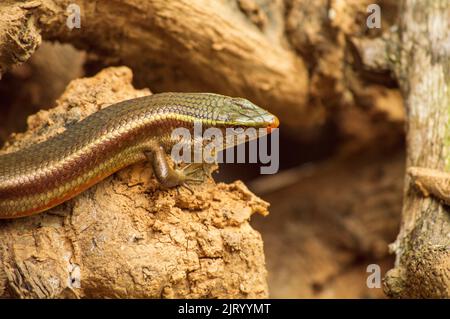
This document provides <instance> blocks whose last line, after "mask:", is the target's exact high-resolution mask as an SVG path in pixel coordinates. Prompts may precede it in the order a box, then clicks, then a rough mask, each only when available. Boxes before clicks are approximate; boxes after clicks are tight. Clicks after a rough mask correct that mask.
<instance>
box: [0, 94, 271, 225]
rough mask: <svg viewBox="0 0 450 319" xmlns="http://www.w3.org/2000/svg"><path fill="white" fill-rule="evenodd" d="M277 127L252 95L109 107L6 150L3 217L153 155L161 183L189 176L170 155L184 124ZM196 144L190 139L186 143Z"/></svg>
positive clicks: (0, 160)
mask: <svg viewBox="0 0 450 319" xmlns="http://www.w3.org/2000/svg"><path fill="white" fill-rule="evenodd" d="M195 121H199V122H201V123H202V125H203V126H204V127H205V128H208V127H219V128H222V129H223V128H226V127H244V128H245V127H255V128H260V127H266V128H273V127H276V126H278V119H277V118H276V117H275V116H273V115H272V114H270V113H268V112H266V111H264V110H263V109H261V108H259V107H257V106H256V105H254V104H252V103H250V102H249V101H247V100H244V99H240V98H230V97H226V96H222V95H217V94H209V93H162V94H155V95H151V96H146V97H142V98H137V99H132V100H127V101H123V102H120V103H117V104H114V105H111V106H109V107H107V108H105V109H102V110H100V111H98V112H96V113H94V114H92V115H90V116H88V117H87V118H85V119H84V120H82V121H80V122H78V123H76V124H74V125H72V126H71V127H69V128H68V129H67V130H66V131H65V132H63V133H62V134H59V135H57V136H55V137H53V138H50V139H48V140H47V141H45V142H43V143H39V144H36V145H32V146H30V147H28V148H24V149H22V150H19V151H17V152H14V153H9V154H5V155H1V156H0V218H15V217H21V216H28V215H32V214H37V213H39V212H43V211H45V210H48V209H50V208H52V207H54V206H56V205H58V204H61V203H62V202H64V201H66V200H68V199H70V198H73V197H74V196H76V195H77V194H79V193H81V192H83V191H84V190H86V189H87V188H89V187H91V186H92V185H94V184H96V183H98V182H99V181H101V180H102V179H104V178H105V177H107V176H109V175H111V174H113V173H114V172H116V171H118V170H120V169H122V168H124V167H126V166H129V165H131V164H134V163H138V162H141V161H144V160H149V161H150V162H151V164H152V167H153V171H154V173H155V175H156V177H157V179H158V180H159V182H160V183H161V184H163V185H164V186H166V187H173V186H177V185H181V184H183V183H184V182H186V181H187V180H189V178H188V177H187V176H186V174H184V173H183V171H181V170H176V169H173V168H172V167H170V166H169V165H168V163H167V161H166V154H167V153H170V149H171V147H172V146H173V145H174V143H175V142H176V141H174V140H172V139H171V132H172V130H173V129H175V128H177V127H187V128H190V129H191V128H192V127H193V125H194V122H195ZM187 142H191V141H187Z"/></svg>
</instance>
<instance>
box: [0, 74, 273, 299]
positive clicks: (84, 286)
mask: <svg viewBox="0 0 450 319" xmlns="http://www.w3.org/2000/svg"><path fill="white" fill-rule="evenodd" d="M131 81H132V72H131V70H130V69H128V68H126V67H117V68H108V69H105V70H103V71H102V72H100V73H99V74H97V75H96V76H94V77H92V78H84V79H77V80H74V81H72V82H71V83H70V84H69V85H68V87H67V89H66V91H65V92H64V94H63V95H62V96H61V97H60V98H59V99H58V101H57V103H56V107H55V108H52V109H50V110H48V111H40V112H38V113H37V114H36V115H33V116H30V117H29V119H28V130H27V132H25V133H22V134H15V135H13V136H12V137H11V138H10V139H9V141H8V142H7V144H6V147H5V149H3V150H2V151H1V152H2V153H5V152H11V151H14V150H17V149H19V148H21V147H25V146H27V145H30V144H32V143H37V142H40V141H43V140H45V139H47V138H49V137H50V136H53V135H55V134H57V133H59V132H62V131H64V129H65V127H66V126H67V125H70V123H74V122H77V121H79V120H81V119H83V118H84V117H86V116H88V115H89V114H91V113H93V112H95V111H97V110H99V109H101V108H104V107H107V106H108V105H110V104H112V103H116V102H118V101H122V100H125V99H130V98H135V97H139V96H143V95H148V94H150V92H149V90H148V89H142V90H136V89H135V88H133V86H132V85H131ZM192 188H193V190H194V194H195V195H194V194H191V193H189V192H185V191H183V190H180V191H177V190H176V189H171V190H163V189H161V188H160V186H159V184H158V183H157V182H156V179H155V178H154V177H152V174H151V168H150V165H148V164H139V165H134V166H131V167H129V168H126V169H124V170H121V171H120V172H118V173H116V174H114V175H113V176H111V177H109V178H107V179H106V180H104V181H102V182H100V183H99V184H97V185H95V186H94V187H92V188H90V189H89V190H87V191H85V192H84V193H82V194H81V195H79V196H77V197H76V198H74V199H72V200H70V201H68V202H66V203H64V204H62V205H60V206H57V207H55V208H53V209H51V210H49V211H48V212H45V213H42V214H38V215H35V216H31V217H27V218H21V219H14V220H1V221H0V298H100V297H101V298H107V297H109V298H118V297H122V298H125V297H126V298H264V297H267V295H268V288H267V280H266V276H267V271H266V268H265V261H264V252H263V242H262V239H261V236H260V234H259V233H258V232H257V231H255V230H254V229H253V228H252V227H250V225H249V219H250V218H251V215H252V214H254V213H259V214H263V215H267V214H268V211H267V208H268V204H267V203H266V202H264V201H262V200H261V199H259V198H258V197H256V196H255V195H254V194H253V193H251V192H250V191H249V190H248V189H247V188H246V186H245V185H244V184H243V183H241V182H239V181H237V182H234V183H231V184H223V183H218V184H216V183H215V182H214V181H213V180H208V181H207V182H206V183H204V184H202V185H193V186H192Z"/></svg>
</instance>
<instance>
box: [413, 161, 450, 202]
mask: <svg viewBox="0 0 450 319" xmlns="http://www.w3.org/2000/svg"><path fill="white" fill-rule="evenodd" d="M408 175H409V176H410V177H411V182H412V183H414V184H415V185H416V186H417V187H418V188H419V190H420V191H421V192H422V194H423V195H424V196H430V195H433V196H435V197H436V198H438V199H440V200H442V201H443V202H444V203H446V204H447V205H450V174H449V173H445V172H441V171H438V170H435V169H430V168H423V167H410V168H408Z"/></svg>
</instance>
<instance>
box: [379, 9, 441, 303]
mask: <svg viewBox="0 0 450 319" xmlns="http://www.w3.org/2000/svg"><path fill="white" fill-rule="evenodd" d="M400 19H401V21H400V26H399V30H398V52H395V53H396V58H397V61H396V68H397V70H396V71H397V74H398V77H399V79H400V80H401V82H400V83H401V88H402V90H403V93H404V95H405V101H406V105H407V111H408V118H407V167H410V166H414V167H417V166H418V167H423V168H427V169H434V170H438V171H448V170H449V169H450V154H449V148H450V144H449V141H450V139H449V137H450V46H449V44H450V24H449V23H450V3H449V2H448V1H446V0H442V1H414V0H408V1H404V2H403V4H402V15H401V16H400ZM432 172H433V171H432ZM410 173H413V177H416V178H415V181H416V182H417V177H418V175H417V173H418V172H417V170H415V171H410ZM422 173H423V171H422ZM422 173H421V174H419V175H421V177H420V181H422V184H423V183H424V181H427V183H428V182H429V180H430V178H434V179H435V181H436V176H435V173H431V174H430V173H429V172H428V173H427V174H425V175H428V178H426V176H425V177H424V175H423V174H422ZM433 175H434V176H433ZM443 175H444V176H443V177H442V178H440V179H437V182H435V183H438V181H439V180H441V181H442V179H443V178H444V177H445V174H443ZM423 185H425V184H423ZM405 186H406V187H405V198H404V206H403V215H402V223H401V230H400V234H399V236H398V238H397V240H396V242H395V243H394V244H393V245H392V249H393V251H394V252H395V253H396V257H397V259H396V265H395V268H394V269H392V270H391V271H389V273H388V275H387V277H386V280H385V290H386V293H387V294H388V295H390V296H392V297H434V298H449V297H450V237H449V234H450V214H449V213H450V210H449V207H448V206H445V205H444V204H443V203H442V202H441V201H440V200H438V199H437V198H435V197H424V196H423V195H422V194H421V193H420V192H419V191H418V190H416V189H415V188H414V185H413V183H412V181H411V178H410V177H409V176H407V177H406V183H405ZM425 186H426V185H425ZM436 186H438V185H436Z"/></svg>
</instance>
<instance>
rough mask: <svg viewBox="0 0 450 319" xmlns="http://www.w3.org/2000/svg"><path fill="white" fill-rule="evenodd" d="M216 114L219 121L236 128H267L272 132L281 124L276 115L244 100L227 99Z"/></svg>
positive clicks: (216, 109) (217, 109)
mask: <svg viewBox="0 0 450 319" xmlns="http://www.w3.org/2000/svg"><path fill="white" fill-rule="evenodd" d="M214 113H216V114H215V118H216V120H217V121H219V122H224V123H227V125H229V126H234V127H244V128H245V127H254V128H267V130H268V131H269V132H270V131H271V130H272V129H274V128H277V127H278V125H279V123H280V122H279V120H278V118H277V117H276V116H275V115H273V114H271V113H269V112H268V111H266V110H264V109H262V108H260V107H259V106H257V105H255V104H253V103H252V102H250V101H248V100H246V99H243V98H231V97H226V98H225V99H223V105H222V107H218V108H215V110H214Z"/></svg>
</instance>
